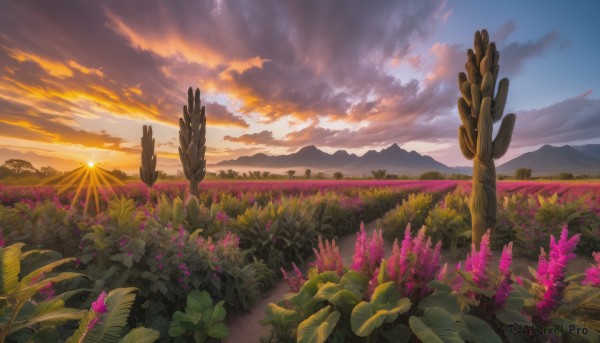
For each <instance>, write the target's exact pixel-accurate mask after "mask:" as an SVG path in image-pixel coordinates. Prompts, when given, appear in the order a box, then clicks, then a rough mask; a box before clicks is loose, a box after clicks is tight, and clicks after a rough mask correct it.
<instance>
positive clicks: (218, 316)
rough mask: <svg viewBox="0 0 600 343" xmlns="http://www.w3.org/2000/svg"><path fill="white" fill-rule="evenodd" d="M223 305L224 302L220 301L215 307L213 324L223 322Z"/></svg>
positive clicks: (224, 312) (225, 314)
mask: <svg viewBox="0 0 600 343" xmlns="http://www.w3.org/2000/svg"><path fill="white" fill-rule="evenodd" d="M224 304H225V301H224V300H221V301H219V302H218V303H217V304H216V305H215V307H214V312H213V323H216V322H222V321H224V320H225V317H226V316H227V311H226V310H225V307H223V305H224Z"/></svg>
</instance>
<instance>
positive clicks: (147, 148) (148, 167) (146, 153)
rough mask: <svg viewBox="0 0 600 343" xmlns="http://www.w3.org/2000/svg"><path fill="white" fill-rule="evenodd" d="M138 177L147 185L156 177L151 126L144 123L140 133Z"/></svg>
mask: <svg viewBox="0 0 600 343" xmlns="http://www.w3.org/2000/svg"><path fill="white" fill-rule="evenodd" d="M140 179H142V182H144V183H145V184H146V185H147V186H148V187H152V185H153V184H154V183H155V182H156V179H158V171H156V154H155V153H154V138H152V126H147V125H144V128H143V133H142V165H141V166H140Z"/></svg>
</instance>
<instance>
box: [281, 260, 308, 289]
mask: <svg viewBox="0 0 600 343" xmlns="http://www.w3.org/2000/svg"><path fill="white" fill-rule="evenodd" d="M292 266H293V268H294V272H295V273H296V276H295V277H294V276H288V274H287V273H286V272H285V270H284V269H283V268H281V273H282V274H283V279H284V280H286V281H287V282H288V285H289V286H290V291H292V292H298V291H300V288H301V287H302V285H304V283H305V282H306V279H304V276H303V275H302V272H301V271H300V269H298V267H297V266H296V264H295V263H292Z"/></svg>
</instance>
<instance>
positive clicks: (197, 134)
mask: <svg viewBox="0 0 600 343" xmlns="http://www.w3.org/2000/svg"><path fill="white" fill-rule="evenodd" d="M205 153H206V115H205V113H204V106H201V104H200V90H199V89H198V88H196V94H195V95H194V93H193V90H192V87H190V89H188V106H185V105H184V106H183V118H179V159H180V160H181V164H182V166H183V173H184V175H185V177H186V179H188V181H189V182H190V193H191V194H192V195H194V196H198V183H199V182H200V181H202V180H203V179H204V175H205V174H206V159H205V158H204V155H205Z"/></svg>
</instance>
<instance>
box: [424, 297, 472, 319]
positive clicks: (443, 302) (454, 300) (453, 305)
mask: <svg viewBox="0 0 600 343" xmlns="http://www.w3.org/2000/svg"><path fill="white" fill-rule="evenodd" d="M428 307H441V308H443V309H444V310H445V311H446V312H448V314H449V315H450V316H452V319H454V320H459V319H460V318H461V317H462V315H463V313H462V310H461V307H460V303H459V302H458V296H457V295H456V294H453V293H447V292H436V293H433V294H431V295H429V296H428V297H426V298H425V299H423V300H421V302H420V303H419V308H420V309H426V308H428Z"/></svg>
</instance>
